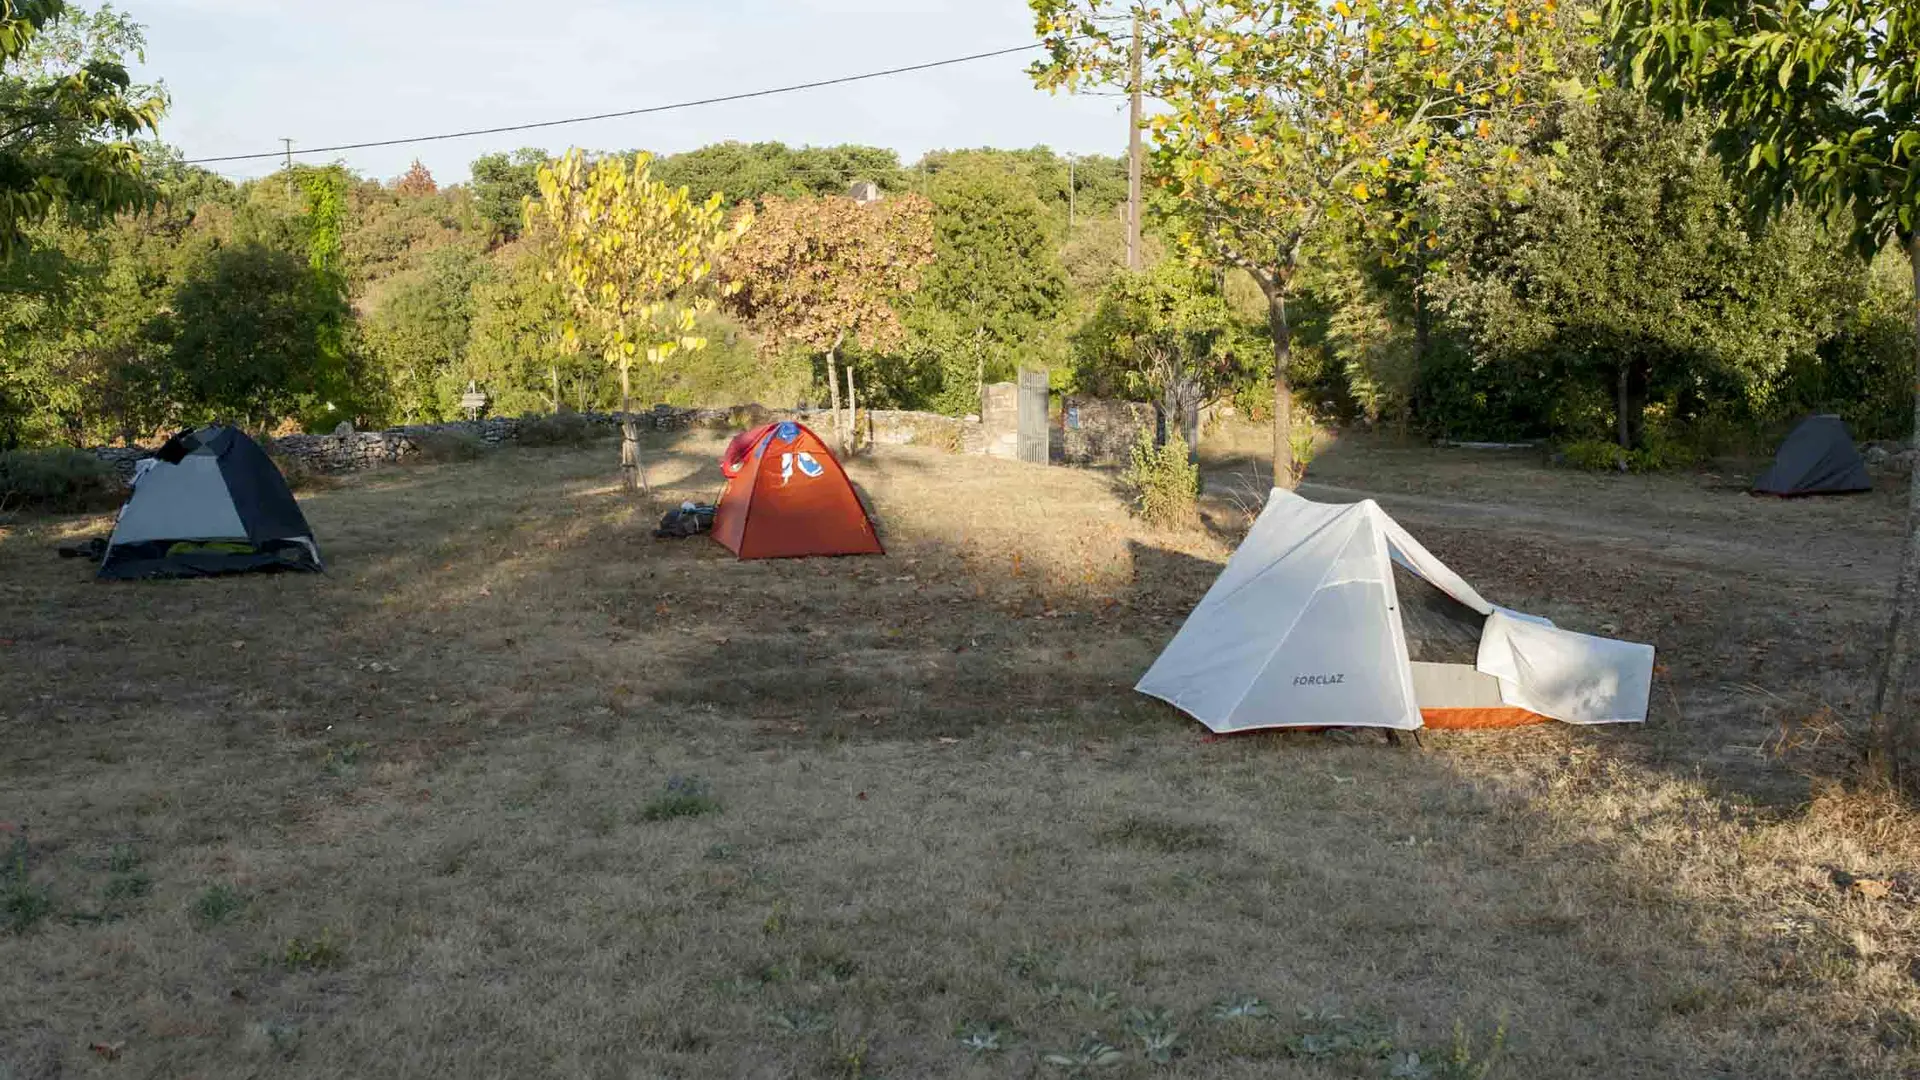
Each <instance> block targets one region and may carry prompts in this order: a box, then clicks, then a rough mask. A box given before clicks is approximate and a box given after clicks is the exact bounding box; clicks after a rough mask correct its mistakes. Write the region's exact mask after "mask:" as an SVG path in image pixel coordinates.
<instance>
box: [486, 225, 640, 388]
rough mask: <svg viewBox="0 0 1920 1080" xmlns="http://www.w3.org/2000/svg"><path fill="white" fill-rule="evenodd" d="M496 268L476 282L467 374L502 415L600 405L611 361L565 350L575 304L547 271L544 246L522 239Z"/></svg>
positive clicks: (501, 255)
mask: <svg viewBox="0 0 1920 1080" xmlns="http://www.w3.org/2000/svg"><path fill="white" fill-rule="evenodd" d="M497 258H498V261H497V265H496V268H495V270H494V272H492V273H490V274H487V275H484V276H482V277H481V278H480V279H478V280H477V281H476V282H475V283H474V286H473V295H472V297H471V300H470V301H469V302H470V304H471V308H472V315H471V318H470V321H469V326H470V337H469V339H468V342H467V347H466V370H465V375H466V377H467V378H469V379H473V380H475V381H476V382H478V383H479V384H480V385H481V386H483V387H484V388H485V389H486V391H487V393H488V395H490V396H491V397H492V404H493V408H494V410H495V411H496V412H499V413H505V414H508V415H512V414H517V413H524V412H549V413H553V412H559V411H561V410H562V409H563V408H566V407H568V406H569V405H571V406H572V407H574V408H576V409H579V410H581V411H583V412H584V411H585V410H586V409H588V408H589V407H597V406H599V405H600V404H601V401H602V398H601V388H602V386H603V384H604V382H605V378H606V374H607V371H606V365H605V364H603V363H602V362H601V361H600V360H599V359H598V358H596V357H591V356H585V355H583V354H582V353H581V351H580V350H578V349H575V350H572V351H569V350H567V349H565V348H563V347H562V344H561V332H562V328H563V327H564V326H565V325H566V321H567V316H568V314H569V312H570V311H571V308H570V307H569V306H568V303H567V296H566V292H565V290H563V289H562V288H561V286H560V284H559V283H558V282H556V281H553V280H550V279H549V277H548V275H547V273H546V271H547V269H548V259H547V257H546V252H545V248H544V247H543V246H542V245H540V244H539V243H537V242H534V241H532V240H523V241H521V242H519V243H518V244H516V245H515V246H514V247H512V248H505V249H502V250H501V251H500V252H499V253H497Z"/></svg>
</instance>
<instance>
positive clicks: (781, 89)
mask: <svg viewBox="0 0 1920 1080" xmlns="http://www.w3.org/2000/svg"><path fill="white" fill-rule="evenodd" d="M1041 47H1042V46H1041V43H1040V42H1034V43H1033V44H1030V45H1020V46H1016V47H1014V48H1011V49H995V50H994V51H992V52H983V53H974V54H972V55H970V56H956V57H952V58H951V59H947V60H932V61H928V62H927V63H924V64H909V65H907V66H906V67H896V68H887V69H885V70H884V71H869V72H865V73H863V74H859V75H842V76H840V77H839V78H834V79H821V80H819V81H817V82H808V83H795V84H794V85H792V86H776V87H772V88H770V89H766V90H749V91H747V92H745V93H741V94H725V95H722V96H720V97H710V98H701V99H699V100H697V101H676V102H674V103H673V104H671V105H650V106H648V107H646V108H643V109H623V110H621V111H620V112H609V113H596V114H594V115H592V116H571V117H568V118H567V119H565V120H540V121H536V122H534V123H530V124H508V125H505V126H502V127H490V128H474V129H472V130H469V131H449V132H445V133H443V134H439V135H416V136H413V137H411V138H406V139H379V140H375V141H372V142H358V143H341V144H340V145H338V146H314V147H306V148H302V149H299V150H288V151H284V152H285V153H287V154H288V155H289V156H291V155H294V154H300V155H306V154H332V153H338V152H339V151H342V150H371V149H374V148H376V147H382V146H405V145H407V144H409V143H426V142H444V141H446V140H448V139H465V138H470V137H472V136H475V135H501V134H505V133H507V132H512V131H533V130H536V129H539V128H552V127H561V126H564V125H567V124H586V123H591V122H593V121H595V120H617V119H620V118H622V117H627V116H646V115H649V114H651V113H663V112H672V111H674V110H676V109H692V108H697V107H699V106H701V105H720V104H724V103H726V102H729V101H747V100H750V99H752V98H763V97H772V96H774V95H776V94H792V93H796V92H798V91H801V90H818V89H820V88H821V87H826V86H841V85H844V84H846V83H855V82H864V81H866V80H868V79H883V78H886V77H887V76H889V75H906V74H909V73H911V72H915V71H928V70H931V69H933V68H942V67H952V66H953V65H955V64H970V63H972V62H974V61H975V60H991V59H994V58H995V57H1000V56H1013V55H1015V54H1017V53H1023V52H1032V51H1033V50H1034V49H1038V48H1041ZM282 153H283V151H277V150H276V151H270V152H267V153H263V154H226V155H224V156H221V157H203V158H189V159H187V161H186V162H185V164H188V165H212V164H215V163H217V162H223V161H259V160H261V159H263V158H276V157H280V156H281V154H282Z"/></svg>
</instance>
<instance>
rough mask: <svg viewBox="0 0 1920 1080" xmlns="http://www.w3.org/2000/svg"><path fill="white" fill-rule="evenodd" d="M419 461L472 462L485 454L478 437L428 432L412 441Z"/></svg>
mask: <svg viewBox="0 0 1920 1080" xmlns="http://www.w3.org/2000/svg"><path fill="white" fill-rule="evenodd" d="M413 447H414V456H415V458H417V459H418V460H420V461H437V462H447V461H473V460H475V459H477V458H479V457H480V456H481V455H483V454H485V453H486V452H487V444H486V443H485V442H483V441H482V440H481V438H480V436H478V435H475V434H472V433H471V432H466V431H430V432H428V433H426V434H424V435H419V436H416V437H415V438H414V440H413Z"/></svg>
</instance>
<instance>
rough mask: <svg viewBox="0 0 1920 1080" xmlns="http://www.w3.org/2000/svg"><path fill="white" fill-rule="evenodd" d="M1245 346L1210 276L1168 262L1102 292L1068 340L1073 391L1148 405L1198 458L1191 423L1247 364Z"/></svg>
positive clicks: (1221, 292) (1196, 437) (1118, 280)
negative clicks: (1176, 430) (1177, 428)
mask: <svg viewBox="0 0 1920 1080" xmlns="http://www.w3.org/2000/svg"><path fill="white" fill-rule="evenodd" d="M1248 338H1249V335H1248V334H1247V333H1246V332H1245V327H1244V326H1243V325H1242V324H1241V321H1240V320H1239V319H1237V318H1236V317H1235V315H1234V312H1233V309H1232V307H1231V306H1230V305H1229V304H1228V302H1227V297H1226V295H1225V290H1224V289H1223V288H1222V283H1221V282H1220V281H1218V280H1217V279H1216V277H1215V275H1214V274H1212V273H1210V272H1208V271H1206V270H1204V269H1201V268H1196V267H1194V266H1191V265H1188V264H1187V263H1185V262H1182V261H1179V260H1168V261H1166V262H1163V263H1161V264H1160V265H1159V266H1157V267H1155V268H1154V269H1153V270H1151V271H1147V272H1143V273H1132V274H1123V275H1121V276H1119V277H1116V278H1115V279H1114V280H1113V281H1112V282H1111V283H1109V284H1108V286H1107V288H1106V290H1105V292H1104V293H1103V294H1102V296H1101V299H1100V304H1099V306H1098V307H1097V308H1095V309H1094V313H1093V315H1092V317H1091V318H1089V319H1088V320H1087V321H1086V323H1085V324H1083V325H1082V326H1081V328H1080V329H1079V331H1078V332H1076V333H1075V334H1074V338H1073V344H1074V353H1075V361H1076V362H1075V365H1074V384H1075V385H1076V386H1078V387H1080V388H1081V389H1082V390H1084V391H1086V392H1088V393H1091V394H1095V395H1098V396H1102V397H1123V398H1128V399H1131V400H1135V401H1139V400H1148V401H1152V402H1153V403H1154V407H1155V408H1156V409H1157V410H1158V411H1159V414H1160V416H1161V418H1162V421H1163V423H1164V424H1165V425H1166V428H1167V430H1171V429H1172V427H1173V425H1175V424H1179V425H1181V427H1182V428H1183V430H1184V438H1183V441H1184V442H1185V444H1186V445H1187V447H1188V448H1189V450H1196V449H1197V448H1198V447H1199V434H1200V433H1199V431H1198V430H1197V427H1196V425H1195V424H1193V423H1192V421H1193V420H1194V418H1195V416H1196V413H1197V411H1198V409H1199V407H1200V406H1201V405H1203V404H1205V403H1206V402H1207V401H1209V400H1212V399H1214V398H1217V397H1219V396H1220V395H1221V394H1222V393H1223V392H1224V391H1226V390H1227V389H1228V388H1229V387H1231V386H1232V385H1233V384H1234V383H1235V382H1236V380H1237V379H1238V378H1239V377H1240V375H1241V373H1242V370H1243V368H1244V367H1245V365H1246V364H1247V363H1248V362H1249V361H1250V360H1252V359H1253V357H1252V356H1251V355H1250V352H1251V350H1250V349H1249V345H1250V344H1251V342H1249V340H1248ZM1161 435H1162V438H1161V439H1160V441H1162V442H1164V441H1165V440H1164V432H1162V433H1161Z"/></svg>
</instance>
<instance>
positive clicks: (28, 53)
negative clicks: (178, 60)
mask: <svg viewBox="0 0 1920 1080" xmlns="http://www.w3.org/2000/svg"><path fill="white" fill-rule="evenodd" d="M144 44H145V38H144V35H143V33H142V32H141V30H140V27H139V25H138V24H136V23H134V22H132V21H131V20H129V19H127V18H126V16H124V15H121V14H119V13H118V12H114V11H111V10H110V9H103V10H102V11H100V12H98V13H96V14H94V15H92V16H87V15H84V14H79V13H77V12H75V10H74V9H72V8H71V7H69V5H68V4H66V3H65V2H64V0H0V256H10V255H11V254H12V252H13V250H14V248H15V247H17V246H18V245H19V244H20V243H21V242H22V241H23V240H25V238H26V229H27V227H28V226H30V225H32V224H33V223H35V222H37V221H41V220H43V219H45V218H46V217H47V216H48V215H50V214H52V213H54V212H56V211H62V212H65V213H69V214H73V215H77V216H82V217H91V218H94V219H98V218H102V217H105V216H109V215H112V214H114V213H117V212H119V211H121V210H129V209H136V208H140V207H145V206H147V205H149V204H151V202H152V200H153V196H154V191H153V187H152V185H151V184H150V183H149V182H148V180H147V178H146V176H145V173H144V170H143V167H142V160H141V152H140V148H139V146H138V145H137V144H136V143H135V142H134V138H135V137H136V136H138V135H140V134H141V133H142V132H152V131H153V130H154V129H155V126H156V125H157V124H158V123H159V120H160V115H161V114H162V113H163V112H165V111H166V106H167V100H166V96H165V95H164V94H162V93H160V92H159V91H158V90H155V89H154V88H152V87H144V86H136V85H134V82H133V79H132V77H131V76H129V75H128V74H127V68H126V64H125V61H124V59H123V58H124V56H125V55H126V54H127V53H133V54H135V55H139V54H140V52H141V51H142V49H143V47H144Z"/></svg>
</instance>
